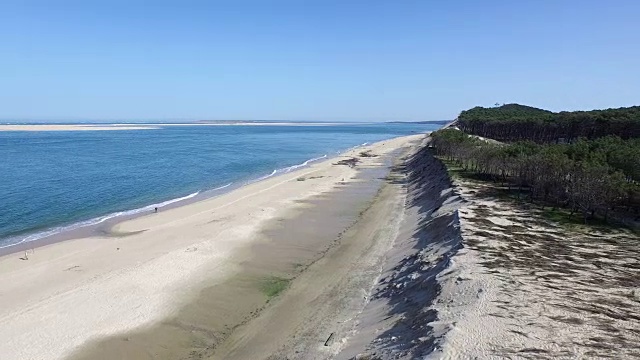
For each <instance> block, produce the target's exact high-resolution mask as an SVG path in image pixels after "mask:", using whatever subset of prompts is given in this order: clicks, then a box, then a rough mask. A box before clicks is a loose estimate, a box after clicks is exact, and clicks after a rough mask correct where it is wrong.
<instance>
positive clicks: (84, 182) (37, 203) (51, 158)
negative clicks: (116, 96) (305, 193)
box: [0, 124, 440, 247]
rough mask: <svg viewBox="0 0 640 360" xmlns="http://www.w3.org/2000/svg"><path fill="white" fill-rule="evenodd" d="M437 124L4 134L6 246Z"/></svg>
mask: <svg viewBox="0 0 640 360" xmlns="http://www.w3.org/2000/svg"><path fill="white" fill-rule="evenodd" d="M439 126H440V125H432V124H375V125H339V126H177V127H165V128H161V129H157V130H123V131H64V132H0V247H6V246H10V245H12V244H16V243H20V242H25V241H33V240H37V239H41V238H43V237H46V236H49V235H52V234H56V233H59V232H61V231H65V230H69V229H72V228H77V227H81V226H86V225H91V224H96V223H100V222H102V221H104V220H106V219H108V218H113V217H117V216H122V215H127V214H134V213H136V212H140V211H148V210H149V209H153V207H155V206H160V207H162V206H165V205H167V204H168V203H171V202H176V201H179V200H182V199H186V198H189V197H192V196H194V195H195V194H197V193H200V194H203V193H209V194H212V195H215V193H216V190H215V189H219V190H218V191H224V189H225V188H226V187H228V188H232V187H236V186H239V185H242V184H246V183H247V182H250V181H255V180H258V179H260V178H264V177H267V176H269V175H275V174H274V172H275V173H278V172H286V171H290V170H292V169H293V168H295V167H296V166H298V165H302V164H304V163H305V162H306V161H307V160H309V159H317V158H322V157H326V156H328V157H331V156H335V155H336V154H337V153H339V152H341V151H344V150H347V149H349V148H351V147H354V146H358V145H361V144H363V143H371V142H375V141H379V140H384V139H388V138H392V137H396V136H400V135H408V134H411V133H413V132H425V131H429V130H434V129H436V128H438V127H439ZM292 167H293V168H292ZM145 207H146V208H145Z"/></svg>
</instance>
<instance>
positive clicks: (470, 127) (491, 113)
mask: <svg viewBox="0 0 640 360" xmlns="http://www.w3.org/2000/svg"><path fill="white" fill-rule="evenodd" d="M457 124H458V127H459V128H460V129H461V130H463V131H465V132H467V133H469V134H474V135H479V136H483V137H487V138H491V139H495V140H498V141H508V142H510V141H519V140H530V141H534V142H536V143H549V142H573V141H575V140H576V139H578V138H585V139H589V140H592V139H597V138H601V137H606V136H610V135H614V136H618V137H619V138H621V139H632V138H637V137H640V106H632V107H625V108H617V109H606V110H592V111H562V112H558V113H554V112H551V111H547V110H543V109H538V108H535V107H530V106H524V105H519V104H507V105H502V106H499V107H495V108H484V107H479V106H478V107H474V108H472V109H469V110H465V111H463V112H461V113H460V115H459V116H458V121H457Z"/></svg>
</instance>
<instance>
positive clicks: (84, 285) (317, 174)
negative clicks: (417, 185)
mask: <svg viewBox="0 0 640 360" xmlns="http://www.w3.org/2000/svg"><path fill="white" fill-rule="evenodd" d="M421 137H423V135H416V136H409V137H403V138H397V139H393V140H388V141H384V142H382V143H377V144H373V145H370V146H366V147H364V148H359V149H356V150H353V151H351V152H350V153H347V154H344V155H343V156H344V157H345V159H350V158H352V157H358V158H359V161H360V162H359V164H358V165H357V166H356V167H355V168H354V167H351V166H346V165H337V164H336V162H337V160H336V159H331V160H327V161H324V162H321V163H317V164H314V165H312V166H311V167H309V168H304V169H300V170H298V171H295V172H291V173H288V174H284V175H281V176H277V177H274V178H270V179H267V180H265V181H262V182H259V183H254V184H251V185H248V186H246V187H243V188H240V189H237V190H235V191H233V192H230V193H228V194H225V195H222V196H220V197H217V198H213V199H209V200H205V201H202V202H197V203H194V204H190V205H187V206H184V207H179V208H175V209H170V210H167V211H163V212H160V213H157V214H150V215H149V216H144V217H140V218H137V219H134V220H131V221H127V222H124V223H121V224H119V225H117V226H116V227H115V228H114V229H112V235H111V236H95V237H89V238H83V239H77V240H70V241H65V242H61V243H57V244H52V245H48V246H45V247H42V248H37V249H36V250H35V253H33V254H29V259H28V260H21V259H20V257H21V256H22V255H19V254H13V255H8V256H4V257H2V258H0V274H2V276H1V277H0V289H2V290H1V292H0V337H2V338H3V339H7V341H4V342H2V344H0V357H1V358H8V359H43V358H46V359H56V358H64V357H67V356H73V357H75V358H84V357H85V355H86V354H89V355H90V354H92V351H94V350H95V349H98V350H100V349H101V346H104V349H109V350H113V349H116V350H118V351H121V352H122V354H123V357H122V358H135V359H140V358H142V359H144V358H175V357H174V356H173V355H174V354H175V353H176V352H174V351H177V353H180V351H183V350H184V349H185V348H188V349H192V348H196V349H198V350H203V351H205V350H211V349H208V348H207V346H209V345H208V343H207V341H206V340H207V339H209V338H207V336H212V337H216V336H218V335H219V334H221V336H232V337H233V331H232V330H233V329H226V330H225V329H220V331H219V332H217V331H216V324H223V325H222V327H224V326H228V324H232V325H233V323H234V322H236V321H238V320H243V319H245V317H246V316H247V315H251V314H246V313H245V312H246V311H247V310H248V309H256V308H257V309H261V308H263V307H264V303H265V302H266V301H267V300H269V298H270V295H268V293H270V290H269V288H268V287H269V286H271V285H270V283H267V284H266V285H267V290H264V287H256V284H258V283H256V281H258V282H259V281H263V280H264V279H265V276H272V274H275V275H273V276H282V274H279V273H278V272H277V270H279V271H281V272H283V274H284V273H286V272H289V275H290V274H294V275H295V274H297V273H296V272H294V271H293V270H291V269H297V268H301V269H300V270H299V271H302V270H304V269H306V268H307V267H311V266H313V264H315V263H316V262H317V261H319V260H318V259H320V258H322V254H323V253H324V252H326V251H328V248H331V246H330V245H331V243H332V242H333V241H334V240H335V237H336V236H339V235H340V232H342V230H340V228H343V229H346V228H348V226H349V224H344V223H341V222H340V221H341V220H340V219H341V215H340V214H339V213H331V211H330V210H331V209H332V207H331V206H325V207H324V209H325V210H326V211H327V212H326V214H327V215H326V216H327V219H333V220H332V221H331V222H328V224H329V225H328V226H323V224H322V221H320V224H316V225H314V226H316V227H318V229H327V230H325V231H324V232H322V231H320V233H322V234H323V237H322V238H314V239H315V240H313V241H312V242H311V244H312V245H308V246H309V247H308V248H307V249H306V250H305V248H304V246H302V247H301V246H300V245H299V243H298V242H297V241H295V240H296V237H297V236H302V235H304V233H302V232H295V231H294V232H293V234H294V235H293V237H290V238H286V236H287V234H289V236H291V233H290V232H280V233H278V232H277V231H282V228H279V227H278V224H282V222H283V221H285V220H286V219H294V218H295V216H294V215H295V214H296V213H300V214H302V213H304V214H313V210H314V209H315V208H317V206H318V204H316V203H315V202H316V201H321V200H322V199H323V197H331V196H340V197H341V198H344V199H346V198H347V197H344V196H342V195H338V194H347V193H354V194H356V193H358V192H359V191H362V192H363V194H364V193H365V192H366V191H369V192H371V188H370V187H360V186H357V184H359V183H365V181H363V180H362V179H361V178H360V177H359V175H361V174H362V171H363V169H366V168H370V169H376V168H384V167H386V166H387V165H388V164H387V163H385V159H389V158H390V157H391V155H392V154H393V153H394V151H397V149H401V148H404V147H407V146H408V145H409V144H410V143H411V142H413V141H416V140H418V139H420V138H421ZM366 150H371V151H372V153H374V154H375V155H377V156H375V157H362V156H358V155H359V153H360V152H362V151H366ZM338 160H339V159H338ZM352 185H353V189H354V190H353V191H352V190H350V189H351V188H350V186H352ZM365 189H368V190H365ZM345 191H346V192H345ZM367 194H368V193H367ZM394 194H395V193H394ZM368 196H373V195H366V194H365V195H362V196H355V195H354V196H353V197H352V202H347V203H345V204H344V206H342V208H343V210H342V211H343V215H344V214H346V218H354V219H355V218H356V217H357V216H358V215H359V212H360V211H363V209H361V208H358V207H356V208H354V207H353V206H352V205H357V204H360V205H359V206H361V207H366V206H368V205H367V203H366V201H365V200H366V199H367V197H368ZM389 198H390V199H395V200H394V201H397V199H398V198H397V197H396V196H395V195H393V196H391V195H389ZM363 202H364V203H363ZM347 205H348V206H347ZM338 208H340V207H338ZM391 209H393V207H391ZM389 217H391V218H393V217H392V216H389V214H388V215H387V216H385V217H384V218H385V219H388V218H389ZM306 218H307V219H313V217H308V216H307V217H306ZM336 219H338V220H336ZM327 221H329V220H327ZM385 221H386V220H385ZM334 225H335V229H333V228H332V226H334ZM309 226H311V225H309ZM305 227H306V226H305ZM298 229H300V228H298ZM329 230H332V231H333V230H336V231H338V232H337V233H336V234H335V235H333V234H332V233H331V231H329ZM269 231H272V232H273V231H275V233H277V234H279V235H277V236H275V237H274V236H272V237H269V236H268V233H269ZM300 231H302V230H300ZM307 235H309V234H307ZM278 238H285V240H287V241H284V243H279V244H280V246H283V247H284V248H283V249H287V250H286V251H285V250H283V249H280V250H281V251H272V250H268V251H267V249H266V248H263V249H262V250H260V246H266V245H265V244H270V243H276V242H277V241H278ZM383 238H385V239H387V238H389V236H386V237H383ZM383 248H384V246H382V245H381V247H379V248H377V249H378V250H377V251H375V253H376V254H381V253H383V252H381V250H380V249H383ZM256 249H258V250H256ZM269 249H272V248H269ZM256 251H258V254H270V255H268V256H266V257H264V258H263V260H264V261H262V262H252V261H251V259H252V258H253V259H255V257H256ZM283 254H284V255H285V257H284V259H287V256H286V255H287V254H289V255H291V256H292V258H296V259H301V260H300V261H301V263H299V264H290V265H291V266H290V267H286V266H285V268H279V267H278V266H280V264H281V263H282V262H283ZM319 254H320V255H319ZM319 256H320V258H319ZM373 258H374V260H375V259H378V258H379V255H378V257H376V256H374V257H373ZM343 261H344V262H348V261H349V260H347V259H345V260H343ZM251 264H256V265H255V266H252V265H251ZM372 264H373V265H371V266H373V267H374V268H375V266H376V261H373V262H372ZM247 267H248V268H250V269H251V271H250V272H249V273H247V272H246V271H245V270H246V269H247ZM243 269H244V270H243ZM243 271H245V272H243ZM305 273H307V272H306V271H305ZM309 273H313V272H309ZM238 274H249V275H251V276H249V277H238V276H237V275H238ZM286 280H287V281H289V279H286ZM230 283H231V284H235V285H238V286H235V285H234V286H232V287H229V284H230ZM295 284H297V282H295V281H294V282H293V284H292V286H291V289H290V290H291V291H292V293H295V292H294V290H295V289H296V285H295ZM217 289H235V290H234V291H236V292H225V291H217ZM256 289H257V290H256ZM256 291H258V293H260V292H261V293H262V297H259V296H258V295H256ZM225 294H229V296H226V295H225ZM265 294H267V295H265ZM203 295H204V296H203ZM209 295H210V296H209ZM265 296H266V298H265ZM358 297H360V294H358ZM285 298H286V297H283V298H282V299H285ZM194 299H196V300H197V301H195V302H194ZM210 306H214V307H215V306H218V308H219V309H225V311H224V312H221V313H216V314H210V317H207V316H204V317H203V314H206V311H203V310H202V309H204V310H206V309H208V308H210ZM270 308H271V306H270V307H268V309H270ZM273 308H274V309H277V307H276V306H275V303H274V306H273ZM181 309H191V310H189V311H188V312H187V313H186V315H185V314H182V313H180V310H181ZM193 309H196V310H193ZM197 309H200V310H197ZM251 311H254V310H251ZM274 311H275V310H274ZM182 315H185V316H182ZM211 316H212V317H211ZM189 317H190V319H191V321H193V324H195V325H198V326H205V325H207V326H212V327H213V329H214V330H212V331H209V329H208V328H205V327H202V328H198V327H196V326H195V325H193V326H192V325H188V324H189V322H185V321H187V320H186V319H187V318H189ZM194 317H195V318H196V319H195V320H194V319H193V318H194ZM171 319H178V320H179V321H178V320H176V322H175V323H172V322H171V321H172V320H171ZM205 320H206V321H205ZM203 321H204V322H205V324H203V323H202V322H203ZM243 321H244V320H243ZM258 323H259V322H258ZM159 324H165V325H166V324H168V326H165V327H161V330H160V332H156V333H153V332H151V334H152V335H154V336H152V338H145V337H144V334H145V329H154V328H156V327H157V326H158V325H159ZM212 324H213V325H212ZM236 325H238V324H236ZM190 326H191V327H190ZM167 329H178V330H176V331H177V332H175V331H174V330H167ZM185 329H186V330H185ZM198 329H201V331H200V330H198ZM132 333H133V334H135V333H141V334H143V335H141V336H140V337H137V336H136V335H131V336H130V335H129V334H132ZM174 334H179V335H180V336H185V337H184V338H182V337H180V336H178V337H175V338H174V337H172V336H173V335H174ZM187 334H191V335H189V336H187ZM193 334H196V335H195V336H201V340H202V344H195V343H194V338H193V336H194V335H193ZM163 335H164V336H167V338H162V336H163ZM102 339H116V340H117V341H116V342H115V344H116V347H115V348H114V347H113V345H114V342H113V341H111V342H107V343H102V342H101V340H102ZM223 340H225V339H220V342H221V343H222V342H223ZM145 341H146V342H145ZM154 343H155V344H160V345H167V344H171V345H172V346H173V347H172V348H171V349H169V350H167V352H165V353H162V354H164V357H163V356H162V354H160V355H158V354H153V353H151V352H148V351H146V350H145V349H146V345H148V344H154ZM256 343H260V342H256ZM194 344H195V345H194ZM224 344H225V345H224V349H229V351H230V352H231V353H233V349H234V347H233V345H232V344H231V343H224ZM165 347H166V346H165ZM154 349H156V348H154ZM157 351H161V350H160V348H157ZM204 353H205V354H206V353H207V352H206V351H205V352H204ZM72 354H73V355H72ZM94 354H95V353H94ZM106 354H107V355H105V356H107V358H113V357H109V356H111V355H113V354H114V353H106ZM89 357H90V358H95V357H92V356H89Z"/></svg>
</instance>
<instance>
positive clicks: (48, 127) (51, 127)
mask: <svg viewBox="0 0 640 360" xmlns="http://www.w3.org/2000/svg"><path fill="white" fill-rule="evenodd" d="M159 128H160V127H159V126H155V125H146V124H145V125H134V124H129V125H117V124H100V125H88V124H87V125H81V124H77V125H59V124H38V125H2V124H0V131H117V130H153V129H159Z"/></svg>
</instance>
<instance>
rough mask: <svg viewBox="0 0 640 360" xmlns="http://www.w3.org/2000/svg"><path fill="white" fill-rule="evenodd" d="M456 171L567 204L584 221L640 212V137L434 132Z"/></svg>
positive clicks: (558, 204) (435, 143)
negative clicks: (493, 137)
mask: <svg viewBox="0 0 640 360" xmlns="http://www.w3.org/2000/svg"><path fill="white" fill-rule="evenodd" d="M432 138H433V142H432V145H433V146H434V147H435V151H436V154H437V155H440V156H442V157H443V158H444V159H445V160H447V161H450V162H453V163H455V165H456V166H457V167H451V166H449V167H450V172H451V174H452V175H453V176H464V177H467V178H475V179H480V180H491V181H494V182H500V183H502V184H503V185H505V186H508V187H509V188H511V187H513V188H515V189H517V190H518V193H519V194H523V195H526V196H528V199H529V200H531V201H540V202H542V203H543V204H549V205H551V206H554V207H566V208H568V209H569V214H570V215H571V216H573V215H574V214H575V213H579V214H581V217H582V219H583V221H584V222H586V221H587V219H591V218H594V217H595V216H596V215H600V216H601V217H602V218H604V219H605V220H607V219H608V218H609V217H610V215H612V214H616V215H621V214H622V215H624V216H625V217H627V218H628V217H632V218H633V217H636V218H637V217H638V213H639V212H640V139H639V138H634V139H628V140H623V139H621V138H619V137H616V136H607V137H602V138H599V139H596V140H585V139H577V140H576V141H574V142H572V143H569V144H536V143H534V142H531V141H521V142H515V143H512V144H495V143H490V142H486V141H483V140H481V139H478V138H476V137H473V136H469V135H467V134H465V133H464V132H462V131H459V130H455V129H444V130H440V131H437V132H435V133H433V134H432Z"/></svg>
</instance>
